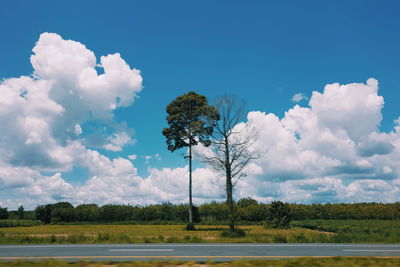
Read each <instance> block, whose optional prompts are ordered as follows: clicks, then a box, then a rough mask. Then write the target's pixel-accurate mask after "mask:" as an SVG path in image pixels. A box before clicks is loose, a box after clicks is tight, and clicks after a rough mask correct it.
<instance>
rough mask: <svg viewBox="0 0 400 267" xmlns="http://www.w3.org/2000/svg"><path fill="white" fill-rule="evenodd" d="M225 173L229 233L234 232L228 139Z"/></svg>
mask: <svg viewBox="0 0 400 267" xmlns="http://www.w3.org/2000/svg"><path fill="white" fill-rule="evenodd" d="M225 172H226V202H227V205H228V222H229V231H231V232H234V231H235V215H234V209H233V192H232V191H233V185H232V170H231V164H230V158H229V139H228V137H225Z"/></svg>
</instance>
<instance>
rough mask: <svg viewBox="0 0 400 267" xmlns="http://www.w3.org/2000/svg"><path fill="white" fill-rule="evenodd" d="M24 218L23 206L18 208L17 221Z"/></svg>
mask: <svg viewBox="0 0 400 267" xmlns="http://www.w3.org/2000/svg"><path fill="white" fill-rule="evenodd" d="M24 218H25V212H24V206H22V205H21V206H19V207H18V220H23V219H24Z"/></svg>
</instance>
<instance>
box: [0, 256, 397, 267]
mask: <svg viewBox="0 0 400 267" xmlns="http://www.w3.org/2000/svg"><path fill="white" fill-rule="evenodd" d="M3 266H4V267H5V266H7V267H8V266H10V267H23V266H28V267H39V266H40V267H54V266H57V267H78V266H79V267H104V266H107V267H128V266H132V267H173V266H180V267H184V266H185V267H188V266H191V267H208V266H213V267H228V266H231V267H243V266H244V267H253V266H254V267H261V266H267V267H268V266H269V267H306V266H307V267H309V266H313V267H314V266H315V267H320V266H321V267H322V266H324V267H338V266H340V267H361V266H362V267H369V266H371V267H372V266H386V267H392V266H400V259H396V258H385V259H375V258H343V257H334V258H298V259H289V260H236V261H232V262H212V261H209V262H203V263H196V262H184V261H132V262H104V261H102V262H89V261H80V262H66V261H56V260H46V261H12V262H11V261H8V262H0V267H3Z"/></svg>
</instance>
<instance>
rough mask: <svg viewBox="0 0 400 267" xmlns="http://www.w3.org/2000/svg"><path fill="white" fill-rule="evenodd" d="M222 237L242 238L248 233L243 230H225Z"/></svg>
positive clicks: (221, 234)
mask: <svg viewBox="0 0 400 267" xmlns="http://www.w3.org/2000/svg"><path fill="white" fill-rule="evenodd" d="M220 236H221V237H224V238H241V237H245V236H246V232H245V231H244V230H242V229H235V230H234V231H230V230H228V229H224V230H222V231H221V233H220Z"/></svg>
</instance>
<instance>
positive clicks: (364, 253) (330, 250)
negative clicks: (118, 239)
mask: <svg viewBox="0 0 400 267" xmlns="http://www.w3.org/2000/svg"><path fill="white" fill-rule="evenodd" d="M303 256H313V257H332V256H355V257H399V258H400V244H384V245H383V244H93V245H91V244H87V245H0V260H14V259H49V258H54V259H64V260H83V259H90V260H129V261H131V260H149V259H182V260H201V261H206V260H209V259H212V260H217V261H226V260H234V259H240V258H241V259H274V258H295V257H303Z"/></svg>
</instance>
